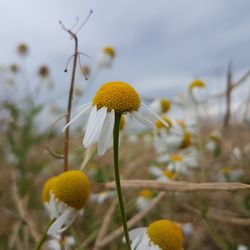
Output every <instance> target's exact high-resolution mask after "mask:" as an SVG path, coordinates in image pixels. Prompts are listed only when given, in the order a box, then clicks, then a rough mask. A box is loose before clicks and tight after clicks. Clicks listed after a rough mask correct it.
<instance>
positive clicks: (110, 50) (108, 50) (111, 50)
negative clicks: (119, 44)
mask: <svg viewBox="0 0 250 250" xmlns="http://www.w3.org/2000/svg"><path fill="white" fill-rule="evenodd" d="M103 52H104V53H105V54H108V55H109V56H110V57H112V58H114V57H115V50H114V48H112V47H105V48H104V49H103Z"/></svg>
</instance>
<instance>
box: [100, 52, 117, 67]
mask: <svg viewBox="0 0 250 250" xmlns="http://www.w3.org/2000/svg"><path fill="white" fill-rule="evenodd" d="M115 54H116V53H115V49H114V48H113V47H105V48H103V50H102V53H101V54H100V57H99V66H100V67H102V68H110V67H111V66H112V63H113V60H114V58H115Z"/></svg>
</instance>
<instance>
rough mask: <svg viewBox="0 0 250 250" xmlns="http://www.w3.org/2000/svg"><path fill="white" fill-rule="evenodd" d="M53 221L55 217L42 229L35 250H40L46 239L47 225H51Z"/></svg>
mask: <svg viewBox="0 0 250 250" xmlns="http://www.w3.org/2000/svg"><path fill="white" fill-rule="evenodd" d="M54 221H55V219H53V220H51V221H50V222H49V223H48V225H47V226H46V229H45V230H44V232H43V234H42V237H41V238H40V240H39V241H38V242H37V245H36V248H35V249H36V250H40V249H41V247H42V246H43V243H44V242H45V241H46V239H47V232H48V229H49V227H50V226H51V225H52V223H53V222H54Z"/></svg>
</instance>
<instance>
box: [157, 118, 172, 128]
mask: <svg viewBox="0 0 250 250" xmlns="http://www.w3.org/2000/svg"><path fill="white" fill-rule="evenodd" d="M161 118H162V119H163V120H164V121H165V122H166V123H167V124H168V125H169V127H172V126H173V123H172V122H171V121H170V119H169V118H168V117H167V116H165V115H162V116H161ZM155 126H156V127H157V128H164V129H165V128H166V126H165V125H164V124H163V123H162V122H161V121H160V120H156V121H155Z"/></svg>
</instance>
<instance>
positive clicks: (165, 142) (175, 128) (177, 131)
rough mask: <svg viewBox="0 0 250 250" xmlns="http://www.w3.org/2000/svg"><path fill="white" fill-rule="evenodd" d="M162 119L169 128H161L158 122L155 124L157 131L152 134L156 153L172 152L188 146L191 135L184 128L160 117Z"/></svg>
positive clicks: (164, 117)
mask: <svg viewBox="0 0 250 250" xmlns="http://www.w3.org/2000/svg"><path fill="white" fill-rule="evenodd" d="M162 119H163V120H165V121H166V122H167V123H168V124H169V128H168V129H167V128H166V127H163V125H162V123H161V122H160V121H159V120H157V121H156V122H155V125H156V127H157V131H156V133H155V134H154V148H155V150H156V152H157V153H159V154H161V153H164V152H172V151H174V150H176V149H183V148H187V147H188V146H190V144H191V133H190V132H189V131H188V130H187V129H186V128H185V127H182V126H180V125H179V123H177V122H175V123H173V122H172V121H171V120H169V118H168V117H166V116H162Z"/></svg>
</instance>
